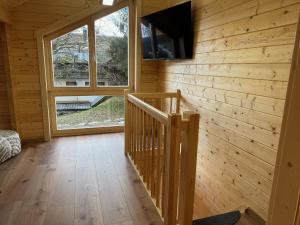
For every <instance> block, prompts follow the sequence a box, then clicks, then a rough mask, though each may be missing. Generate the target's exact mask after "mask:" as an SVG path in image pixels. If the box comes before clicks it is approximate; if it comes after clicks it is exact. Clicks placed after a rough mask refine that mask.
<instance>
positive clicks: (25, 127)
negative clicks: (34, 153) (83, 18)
mask: <svg viewBox="0 0 300 225" xmlns="http://www.w3.org/2000/svg"><path fill="white" fill-rule="evenodd" d="M96 4H97V5H98V4H99V2H98V1H96V0H75V1H73V0H72V1H69V0H66V1H60V0H51V1H50V0H44V1H36V0H28V1H26V2H25V3H24V4H22V5H21V6H18V7H15V8H13V9H12V10H11V18H12V21H11V22H12V23H11V24H9V25H8V26H7V40H8V51H9V60H10V70H11V80H12V90H13V96H14V107H15V120H16V127H17V130H18V131H19V133H20V135H21V137H22V138H23V139H24V140H35V139H43V137H44V128H43V112H42V105H41V91H40V90H41V87H40V75H39V69H38V53H37V43H36V37H35V35H34V33H35V31H37V30H39V29H41V28H43V27H45V26H47V25H49V24H52V23H54V22H56V21H58V20H60V19H62V18H64V17H67V16H70V15H74V14H76V13H79V12H80V11H82V10H83V9H86V8H88V7H93V6H94V5H96Z"/></svg>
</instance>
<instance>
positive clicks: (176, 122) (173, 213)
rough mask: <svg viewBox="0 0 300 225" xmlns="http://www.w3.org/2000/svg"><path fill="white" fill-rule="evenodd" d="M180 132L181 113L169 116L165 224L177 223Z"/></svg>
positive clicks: (174, 224)
mask: <svg viewBox="0 0 300 225" xmlns="http://www.w3.org/2000/svg"><path fill="white" fill-rule="evenodd" d="M180 133H181V115H179V114H172V115H169V116H168V122H167V132H166V134H167V137H166V152H165V154H166V155H165V176H164V193H165V194H164V202H165V205H164V206H165V208H164V224H165V225H176V223H177V203H178V184H179V162H180Z"/></svg>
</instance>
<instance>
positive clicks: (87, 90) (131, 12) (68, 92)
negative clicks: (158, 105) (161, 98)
mask: <svg viewBox="0 0 300 225" xmlns="http://www.w3.org/2000/svg"><path fill="white" fill-rule="evenodd" d="M125 7H128V16H129V19H128V25H129V27H128V86H115V87H114V86H97V72H96V56H95V54H96V50H95V21H96V20H98V19H100V18H103V17H105V16H107V15H109V14H111V13H113V12H116V11H118V10H120V9H122V8H125ZM134 21H135V8H134V4H133V1H132V0H127V1H121V2H119V3H117V4H116V5H114V6H112V7H109V8H105V9H103V10H100V11H99V12H96V13H93V14H91V15H89V16H86V17H84V18H82V19H80V20H78V21H76V22H72V23H70V24H67V25H66V26H64V27H63V28H60V29H58V30H55V31H53V32H51V33H50V34H47V35H45V36H44V37H43V48H44V49H43V50H44V54H43V56H44V69H45V82H46V93H45V94H46V96H47V97H46V98H47V103H48V104H47V106H48V107H47V108H48V109H47V111H48V116H49V118H48V123H49V124H48V126H49V128H50V129H49V132H50V137H48V138H46V137H45V139H50V138H51V137H57V136H71V135H84V134H96V133H110V132H122V131H123V130H124V126H123V125H122V126H111V127H97V128H82V129H81V128H80V129H68V130H58V129H57V115H56V104H55V97H58V96H98V95H104V96H122V95H123V94H124V89H133V88H134V80H135V76H134V75H135V74H134V70H135V69H134V64H135V63H134V58H135V57H134V54H135V50H134V49H135V37H134V36H135V33H134V31H135V24H134ZM85 25H87V26H88V40H89V43H88V44H89V80H90V86H88V87H55V86H54V77H53V64H52V53H51V41H52V40H53V39H55V38H58V37H60V36H62V35H64V34H67V33H68V32H71V31H73V30H76V29H78V28H80V27H82V26H85ZM41 83H42V82H41ZM45 130H47V129H45ZM45 136H46V135H45Z"/></svg>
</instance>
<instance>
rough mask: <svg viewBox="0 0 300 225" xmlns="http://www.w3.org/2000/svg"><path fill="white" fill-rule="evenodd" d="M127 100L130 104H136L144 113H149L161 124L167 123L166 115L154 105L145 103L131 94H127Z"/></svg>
mask: <svg viewBox="0 0 300 225" xmlns="http://www.w3.org/2000/svg"><path fill="white" fill-rule="evenodd" d="M128 101H130V102H131V103H132V104H134V105H136V106H137V107H139V108H140V109H142V110H143V111H145V112H146V113H148V114H150V115H151V116H152V117H154V118H155V119H157V120H158V121H159V122H161V123H163V124H165V125H166V124H167V122H168V115H167V114H166V113H164V112H162V111H160V110H158V109H156V108H155V107H153V106H151V105H149V104H147V103H146V102H144V101H142V100H141V99H139V98H137V97H135V96H133V95H132V94H128Z"/></svg>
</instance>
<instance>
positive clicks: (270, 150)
mask: <svg viewBox="0 0 300 225" xmlns="http://www.w3.org/2000/svg"><path fill="white" fill-rule="evenodd" d="M164 2H165V3H161V4H160V6H159V3H157V5H155V6H152V8H151V7H150V6H149V7H148V10H149V11H151V10H158V9H163V8H165V7H169V6H171V5H175V4H177V3H178V2H182V1H176V0H174V1H164ZM192 2H193V18H194V32H195V37H194V42H195V45H194V58H193V60H185V61H176V62H159V64H158V71H159V73H158V76H157V78H158V84H159V85H160V86H159V90H160V91H168V90H174V89H181V91H182V94H183V103H182V109H183V110H196V111H198V112H199V113H200V115H201V122H200V135H199V150H198V167H197V187H196V200H195V201H196V202H195V205H196V207H197V201H201V202H202V203H201V204H205V205H206V206H207V207H208V208H209V210H210V211H211V212H212V214H214V213H221V212H225V211H228V210H232V209H238V208H244V207H249V206H250V207H252V208H253V209H254V210H255V211H256V212H257V213H258V214H259V215H260V216H262V217H263V218H265V219H266V217H267V213H268V208H269V199H270V194H271V188H272V181H273V174H274V165H275V161H276V155H277V150H278V142H279V137H280V132H281V123H282V116H283V109H284V104H285V98H286V90H287V84H288V81H289V71H290V67H291V59H292V54H293V48H294V42H295V33H296V23H297V20H298V14H299V9H300V4H299V3H300V1H299V0H283V1H281V0H214V1H207V2H206V3H205V4H202V5H200V6H199V5H197V4H196V3H197V2H198V1H195V0H193V1H192ZM147 4H150V1H148V3H146V5H147ZM145 11H147V9H145ZM155 68H157V67H156V66H155ZM198 196H200V197H198ZM195 211H196V212H197V211H199V209H198V208H196V210H195Z"/></svg>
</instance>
